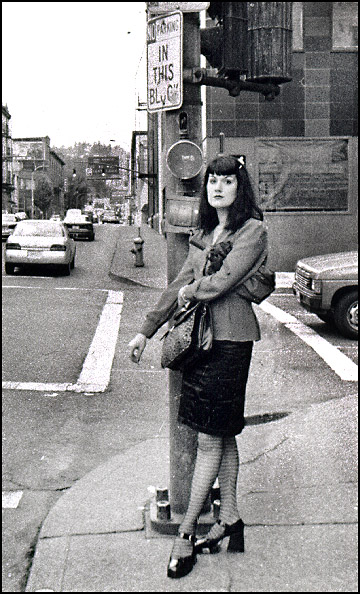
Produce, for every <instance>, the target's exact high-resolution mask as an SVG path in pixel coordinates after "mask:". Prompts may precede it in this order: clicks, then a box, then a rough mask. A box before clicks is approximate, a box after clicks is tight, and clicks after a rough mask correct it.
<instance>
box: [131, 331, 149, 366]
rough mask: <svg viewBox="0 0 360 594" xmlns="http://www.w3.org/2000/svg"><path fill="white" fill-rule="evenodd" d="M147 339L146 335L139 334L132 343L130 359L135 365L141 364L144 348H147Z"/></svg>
mask: <svg viewBox="0 0 360 594" xmlns="http://www.w3.org/2000/svg"><path fill="white" fill-rule="evenodd" d="M146 341H147V338H146V336H145V335H144V334H137V335H136V336H135V337H134V338H133V339H132V340H131V341H130V342H129V345H128V346H129V349H130V359H131V361H133V363H139V361H140V358H141V355H142V353H143V350H144V348H145V347H146Z"/></svg>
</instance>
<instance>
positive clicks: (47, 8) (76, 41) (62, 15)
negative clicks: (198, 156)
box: [2, 2, 146, 150]
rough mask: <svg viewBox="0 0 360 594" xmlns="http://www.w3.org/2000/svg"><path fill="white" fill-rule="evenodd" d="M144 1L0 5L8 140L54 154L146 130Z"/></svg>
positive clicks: (123, 141)
mask: <svg viewBox="0 0 360 594" xmlns="http://www.w3.org/2000/svg"><path fill="white" fill-rule="evenodd" d="M145 9H146V4H145V2H2V44H3V45H2V104H3V105H7V107H8V110H9V112H10V114H11V120H10V127H11V133H12V137H13V138H24V137H25V138H26V137H33V136H49V138H50V144H51V146H52V147H60V146H66V147H67V146H72V145H74V144H75V142H88V143H90V144H92V143H94V142H97V141H100V142H101V143H103V144H106V145H108V144H111V143H110V140H115V143H113V144H118V145H120V146H122V147H123V148H124V149H126V150H129V149H130V145H131V133H132V131H133V130H141V129H142V130H143V129H144V126H145V129H146V111H141V112H140V111H136V107H137V105H138V100H139V101H140V102H142V103H144V102H146V13H145Z"/></svg>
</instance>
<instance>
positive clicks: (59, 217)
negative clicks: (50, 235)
mask: <svg viewBox="0 0 360 594" xmlns="http://www.w3.org/2000/svg"><path fill="white" fill-rule="evenodd" d="M50 221H61V215H59V214H53V215H51V217H50Z"/></svg>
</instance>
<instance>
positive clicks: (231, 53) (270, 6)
mask: <svg viewBox="0 0 360 594" xmlns="http://www.w3.org/2000/svg"><path fill="white" fill-rule="evenodd" d="M207 12H208V15H209V16H210V18H211V19H213V20H214V21H215V22H216V24H215V26H213V27H209V28H206V29H201V31H200V34H201V53H202V54H203V55H204V56H205V57H206V58H207V60H208V62H209V64H210V65H211V66H213V67H214V68H216V69H217V70H218V76H219V77H220V78H227V79H232V80H239V78H240V76H242V80H244V79H245V80H247V81H251V82H257V83H265V84H267V83H271V84H281V83H284V82H288V81H290V80H291V75H290V72H291V52H292V44H291V37H292V14H291V13H292V2H210V6H209V8H208V10H207Z"/></svg>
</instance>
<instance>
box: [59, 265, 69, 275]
mask: <svg viewBox="0 0 360 594" xmlns="http://www.w3.org/2000/svg"><path fill="white" fill-rule="evenodd" d="M70 270H71V264H70V262H69V264H63V265H62V266H61V272H62V273H63V275H64V276H70Z"/></svg>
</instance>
